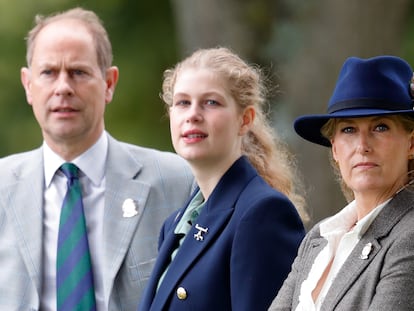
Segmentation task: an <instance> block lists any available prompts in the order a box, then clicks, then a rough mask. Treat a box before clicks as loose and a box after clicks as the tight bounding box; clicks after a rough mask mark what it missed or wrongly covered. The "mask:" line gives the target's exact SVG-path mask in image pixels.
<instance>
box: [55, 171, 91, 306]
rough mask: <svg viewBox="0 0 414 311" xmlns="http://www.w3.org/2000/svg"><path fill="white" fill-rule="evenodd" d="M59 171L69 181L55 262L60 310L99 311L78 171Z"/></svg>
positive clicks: (61, 217) (61, 216)
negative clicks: (97, 309)
mask: <svg viewBox="0 0 414 311" xmlns="http://www.w3.org/2000/svg"><path fill="white" fill-rule="evenodd" d="M60 170H61V171H62V172H63V173H64V174H65V176H66V177H67V179H68V190H67V192H66V196H65V198H64V200H63V205H62V211H61V214H60V224H59V237H58V250H57V260H56V290H57V292H56V295H57V310H58V311H65V310H68V311H69V310H71V311H74V310H78V311H88V310H96V302H95V291H94V286H93V274H92V265H91V257H90V254H89V245H88V237H87V232H86V225H85V216H84V214H83V204H82V192H81V187H80V183H79V178H78V171H79V169H78V167H77V166H76V165H74V164H72V163H65V164H63V165H62V166H61V168H60Z"/></svg>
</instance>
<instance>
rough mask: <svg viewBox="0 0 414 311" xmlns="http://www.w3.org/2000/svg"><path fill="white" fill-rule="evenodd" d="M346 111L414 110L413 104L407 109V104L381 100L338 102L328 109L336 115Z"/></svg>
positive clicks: (368, 99)
mask: <svg viewBox="0 0 414 311" xmlns="http://www.w3.org/2000/svg"><path fill="white" fill-rule="evenodd" d="M344 109H376V110H388V111H396V110H413V107H412V104H411V105H410V107H407V103H403V104H396V103H390V102H389V101H387V100H380V99H370V98H367V99H356V100H355V99H351V100H344V101H341V102H336V103H335V104H333V105H331V106H330V107H329V108H328V113H334V112H337V111H339V110H344Z"/></svg>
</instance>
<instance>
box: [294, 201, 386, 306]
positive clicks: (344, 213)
mask: <svg viewBox="0 0 414 311" xmlns="http://www.w3.org/2000/svg"><path fill="white" fill-rule="evenodd" d="M390 200H391V199H389V200H387V201H385V202H384V203H381V204H380V205H378V206H377V207H376V208H375V209H373V210H372V211H371V212H370V213H369V214H367V215H366V216H365V217H363V218H362V219H361V220H360V221H357V211H356V204H355V201H352V202H351V203H349V204H348V205H347V206H345V207H344V208H343V209H342V210H341V211H340V212H339V213H337V214H335V215H334V216H332V217H330V218H328V219H327V220H325V221H324V222H322V223H321V225H320V234H321V236H322V237H323V238H325V239H326V240H327V241H328V244H327V245H326V246H325V248H324V249H323V250H322V251H321V252H320V253H319V255H318V256H317V257H316V258H315V261H314V263H313V265H312V268H311V270H310V272H309V275H308V277H307V279H306V280H305V281H304V282H303V283H302V285H301V289H300V295H299V304H298V306H297V307H296V309H295V311H319V310H320V308H321V305H322V302H323V300H324V298H325V296H326V294H327V292H328V290H329V288H330V287H331V284H332V282H333V281H334V279H335V276H336V275H337V273H338V271H339V270H340V268H341V267H342V265H343V263H344V262H345V260H346V258H347V257H348V256H349V254H350V253H351V251H352V250H353V248H354V247H355V245H356V244H357V243H358V242H359V240H360V239H361V237H362V236H363V235H364V233H365V232H366V231H367V229H368V228H369V226H370V225H371V223H372V222H373V221H374V219H375V217H376V216H377V215H378V213H379V212H380V211H381V210H382V208H383V207H384V206H385V205H386V204H387V203H388V202H389V201H390ZM332 259H333V262H332V266H331V269H330V271H329V274H328V276H327V278H326V280H325V283H324V284H323V287H322V289H321V291H320V293H319V296H318V298H317V300H316V301H315V302H314V301H313V298H312V291H313V290H314V289H315V287H316V285H317V283H318V281H319V280H320V278H321V276H322V274H323V272H324V271H325V269H326V267H327V266H328V264H329V263H330V262H331V260H332Z"/></svg>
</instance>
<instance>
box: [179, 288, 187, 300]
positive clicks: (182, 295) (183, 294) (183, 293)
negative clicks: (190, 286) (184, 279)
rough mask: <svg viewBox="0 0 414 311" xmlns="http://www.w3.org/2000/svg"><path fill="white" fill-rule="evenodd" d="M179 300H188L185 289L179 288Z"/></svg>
mask: <svg viewBox="0 0 414 311" xmlns="http://www.w3.org/2000/svg"><path fill="white" fill-rule="evenodd" d="M177 298H178V299H180V300H184V299H186V298H187V291H186V290H185V288H184V287H179V288H177Z"/></svg>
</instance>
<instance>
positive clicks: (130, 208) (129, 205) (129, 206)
mask: <svg viewBox="0 0 414 311" xmlns="http://www.w3.org/2000/svg"><path fill="white" fill-rule="evenodd" d="M122 212H123V214H122V216H123V217H125V218H130V217H134V216H135V215H137V214H138V212H137V206H136V205H135V202H134V200H132V199H126V200H125V201H124V203H123V204H122Z"/></svg>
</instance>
